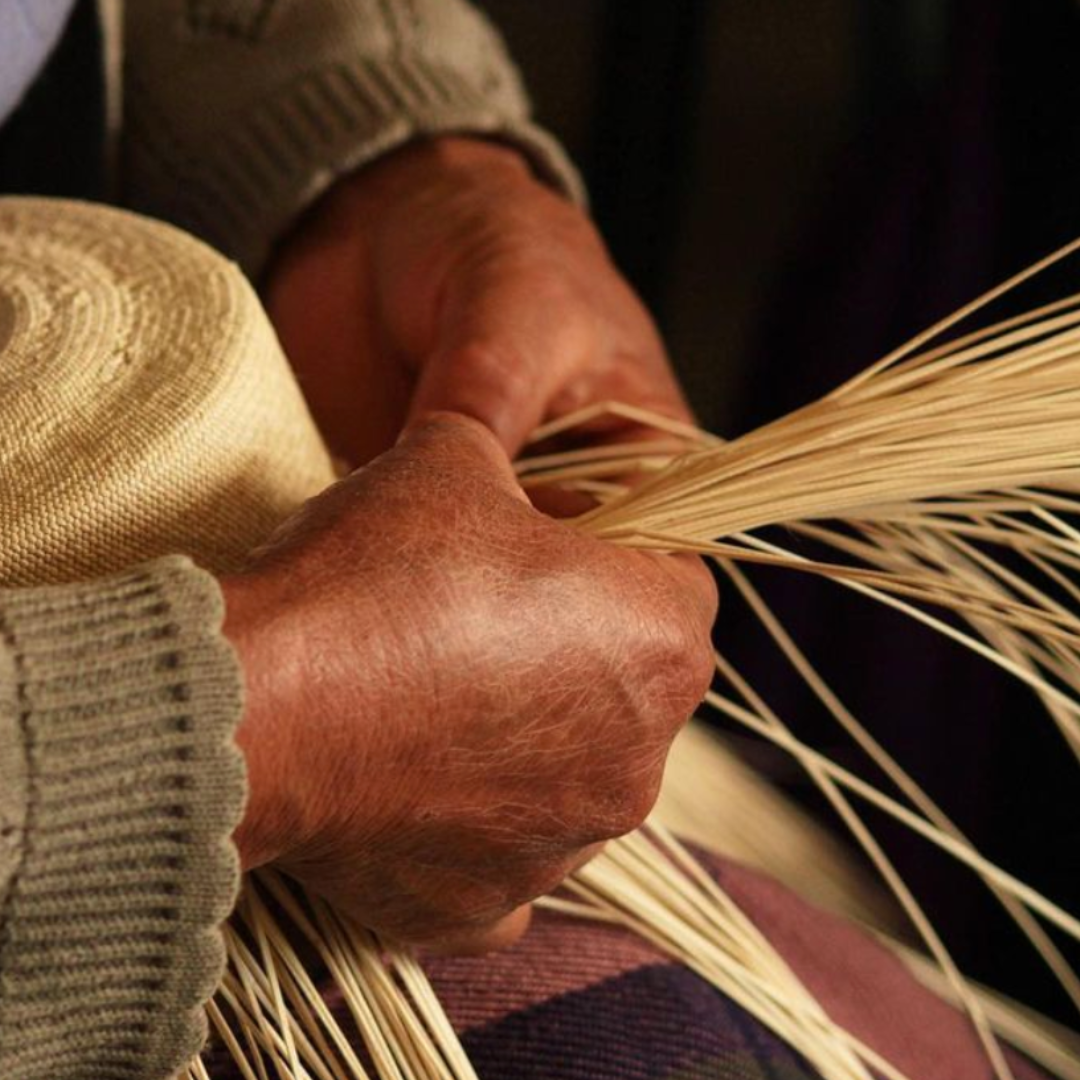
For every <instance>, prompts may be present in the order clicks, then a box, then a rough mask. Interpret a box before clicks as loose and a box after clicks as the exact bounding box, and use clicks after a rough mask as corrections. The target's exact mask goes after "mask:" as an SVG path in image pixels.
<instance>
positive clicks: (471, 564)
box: [224, 138, 716, 950]
mask: <svg viewBox="0 0 1080 1080" xmlns="http://www.w3.org/2000/svg"><path fill="white" fill-rule="evenodd" d="M264 296H265V299H266V303H267V308H268V311H269V312H270V315H271V318H272V319H273V321H274V323H275V326H276V328H277V330H278V333H279V335H280V337H281V339H282V342H283V344H284V346H285V349H286V352H287V354H288V356H289V359H290V361H291V362H292V364H293V367H294V369H295V370H296V372H297V376H298V378H299V380H300V383H301V385H302V387H303V389H304V392H305V395H306V397H307V399H308V402H309V404H310V406H311V408H312V411H313V413H314V415H315V418H316V420H317V421H318V423H319V425H320V428H321V429H322V431H323V433H324V434H325V435H326V437H327V439H328V442H329V443H330V445H331V448H332V449H333V450H334V451H335V452H336V453H337V454H338V455H339V456H340V457H341V458H343V459H344V460H346V461H347V462H349V463H350V464H351V465H353V466H356V465H362V464H364V463H366V462H371V461H372V459H375V458H377V460H375V461H374V462H373V463H372V464H371V465H370V466H369V467H368V468H365V469H362V470H361V471H360V472H358V473H355V474H354V475H353V476H351V477H349V478H348V479H347V480H345V481H343V482H342V483H341V484H339V485H337V486H336V487H335V488H333V489H331V490H330V491H329V492H326V493H324V494H323V495H321V496H320V497H319V498H317V499H315V500H313V501H312V502H311V503H310V504H309V505H308V506H307V507H306V508H305V509H304V510H303V512H302V513H301V514H300V515H299V516H298V517H297V518H296V519H295V520H294V521H292V522H290V523H289V524H288V525H287V526H286V528H285V529H284V530H283V531H282V532H281V533H280V534H279V535H278V536H277V537H276V538H275V540H274V541H273V543H272V544H271V545H270V546H269V547H268V549H267V550H265V551H264V552H262V553H261V554H260V555H259V556H258V557H257V559H256V560H255V561H254V562H253V563H252V565H251V568H250V569H249V571H248V572H247V573H245V574H243V575H240V576H239V577H237V578H234V579H232V580H230V581H227V582H225V583H224V587H225V594H226V605H227V611H228V615H227V622H226V632H227V633H228V635H229V636H230V637H231V639H232V641H233V643H234V645H235V646H236V648H237V650H238V652H239V654H240V656H241V659H242V663H243V667H244V671H245V679H246V683H247V707H246V712H245V716H244V720H243V723H242V725H241V729H240V733H239V741H240V743H241V747H242V749H243V751H244V754H245V757H246V759H247V762H248V770H249V786H250V799H249V805H248V809H247V813H246V815H245V818H244V822H243V824H242V825H241V827H240V829H239V831H238V832H237V836H236V838H237V842H238V845H239V847H240V851H241V857H242V861H243V862H244V864H245V866H248V867H251V866H257V865H261V864H263V863H266V862H271V861H274V862H277V863H278V864H279V865H280V866H282V867H284V868H285V869H287V870H288V871H290V872H291V873H293V874H294V875H295V876H296V877H298V878H299V879H301V880H302V881H303V882H304V883H305V884H307V885H308V886H309V887H311V888H313V889H314V890H316V891H318V892H320V893H322V894H323V895H325V896H327V897H329V898H330V899H332V900H333V901H334V902H335V904H337V905H338V906H339V907H341V908H342V909H344V910H346V911H350V912H352V913H353V914H354V915H356V916H357V917H358V918H360V919H361V920H362V921H363V922H364V923H365V924H367V925H369V926H372V927H374V928H375V929H377V930H381V931H383V932H385V933H387V934H390V935H393V936H396V937H399V938H402V939H406V940H409V941H414V942H422V943H438V945H439V946H440V947H443V948H451V949H455V950H472V949H484V948H489V947H495V946H500V945H505V944H507V943H509V942H511V941H512V940H514V939H515V938H516V936H517V935H519V934H520V933H521V932H522V931H523V930H524V928H525V926H526V925H527V922H528V907H527V906H526V902H527V901H528V900H530V899H532V898H534V897H536V896H538V895H540V894H542V893H544V892H546V891H548V890H550V889H551V888H552V887H553V886H555V885H556V884H557V883H558V882H559V881H560V880H561V879H562V878H563V877H564V876H565V875H566V873H567V872H568V871H569V870H571V869H572V868H573V867H575V866H577V865H579V864H580V863H581V862H582V861H583V860H585V859H586V858H587V857H588V856H589V855H590V854H591V853H592V852H594V851H595V850H596V847H597V845H599V844H600V843H601V842H603V841H604V840H606V839H608V838H610V837H614V836H618V835H620V834H622V833H625V832H627V831H629V830H630V829H632V828H634V827H635V826H636V825H638V824H639V823H640V822H641V821H642V819H643V818H644V816H645V815H646V813H647V811H648V810H649V808H650V807H651V805H652V803H653V800H654V798H655V795H656V792H657V788H658V785H659V781H660V776H661V770H662V765H663V761H664V757H665V755H666V753H667V749H668V746H669V744H670V742H671V740H672V738H673V737H674V735H675V733H676V731H677V730H678V728H679V726H680V725H681V724H682V722H683V721H684V720H685V718H686V717H687V715H688V714H689V713H690V712H691V711H692V709H693V708H694V706H695V705H696V703H697V701H698V700H699V698H700V696H701V695H702V693H703V692H704V689H705V687H706V684H707V680H708V676H709V673H710V671H711V653H710V650H709V628H710V626H711V623H712V619H713V615H714V613H715V606H716V596H715V590H714V588H713V584H712V581H711V579H710V577H709V576H708V574H707V572H706V571H705V570H704V568H703V567H702V566H701V565H700V564H699V563H698V562H697V561H696V560H690V559H672V558H660V557H655V556H648V555H644V554H640V553H631V552H625V551H619V550H616V549H614V548H612V547H609V546H606V545H602V544H600V543H598V542H595V541H592V540H590V539H587V538H586V537H584V536H582V535H580V534H579V533H576V532H575V531H574V530H573V529H572V528H571V527H570V526H567V525H565V524H561V523H559V522H556V521H553V520H551V519H550V518H547V517H545V516H544V515H542V514H540V513H539V512H538V511H536V510H534V509H533V508H532V507H531V506H529V504H528V502H527V500H526V499H525V498H524V496H523V494H522V492H521V490H520V488H519V487H518V486H517V484H516V483H515V482H514V480H513V477H512V473H511V471H510V466H509V461H508V457H507V455H508V454H514V453H516V452H517V451H518V450H519V448H520V447H521V445H522V442H523V440H524V439H525V438H526V436H527V435H528V433H529V432H530V431H532V430H533V428H534V427H535V426H536V425H537V424H538V423H539V422H541V421H542V420H547V419H551V418H554V417H557V416H560V415H563V414H564V413H566V412H569V411H572V410H574V409H577V408H579V407H581V406H583V405H587V404H590V403H592V402H597V401H603V400H607V399H619V400H623V401H629V402H632V403H634V404H638V405H641V406H643V407H646V408H651V409H655V410H657V411H660V412H663V413H666V414H668V415H670V416H673V417H676V418H678V419H684V420H688V419H690V416H689V411H688V409H687V407H686V404H685V402H684V400H683V398H682V395H681V393H680V391H679V388H678V386H677V384H676V381H675V379H674V377H673V375H672V373H671V370H670V368H669V366H668V363H667V360H666V357H665V354H664V349H663V346H662V344H661V342H660V339H659V337H658V335H657V333H656V330H655V328H654V326H653V324H652V321H651V319H650V318H649V316H648V314H647V312H646V311H645V309H644V308H643V307H642V305H641V303H640V302H639V301H638V300H637V298H636V297H635V296H634V294H633V292H632V290H631V289H630V288H629V286H628V285H627V284H626V282H625V281H624V280H623V279H622V278H621V276H620V275H619V274H618V272H617V270H616V269H615V267H614V266H613V265H612V263H611V260H610V258H609V257H608V255H607V253H606V250H605V248H604V246H603V243H602V241H601V240H600V238H599V236H598V235H597V233H596V231H595V229H594V228H593V226H592V225H591V223H590V222H589V220H588V218H587V216H586V215H585V214H584V213H583V212H582V211H581V210H580V209H578V208H576V207H574V206H572V205H571V204H570V203H569V202H567V201H566V200H565V199H564V198H562V197H561V196H559V195H558V194H556V193H554V192H553V191H552V190H550V189H549V188H548V187H547V186H545V185H544V184H542V183H540V182H539V181H538V180H537V179H536V178H535V177H534V176H533V175H532V174H531V173H530V171H529V169H528V167H527V165H526V163H525V161H524V160H523V159H522V158H521V157H520V156H519V154H518V153H517V152H516V151H514V150H511V149H509V148H507V147H503V146H499V145H496V144H494V143H490V142H483V141H477V140H472V139H465V138H439V139H431V140H426V141H418V142H416V143H414V144H411V145H410V146H407V147H405V148H404V149H401V150H398V151H396V152H394V153H392V154H390V155H388V156H387V157H386V158H384V159H383V160H381V161H380V162H379V163H377V164H376V165H374V166H372V167H369V168H366V169H364V170H362V171H361V172H359V173H358V174H356V175H355V176H353V177H349V178H346V179H345V180H343V181H341V182H339V183H338V184H337V185H336V186H335V187H334V188H333V189H332V190H331V191H330V192H329V193H328V194H327V195H326V196H324V197H323V198H322V199H321V200H320V201H319V203H318V204H317V205H316V207H315V208H314V210H313V211H312V212H311V213H310V214H309V215H307V217H306V218H305V219H304V220H303V221H302V222H301V224H300V225H299V226H298V227H297V229H296V230H295V231H294V233H293V234H292V235H291V236H290V237H288V238H286V239H285V241H283V243H282V244H281V246H280V248H279V251H278V255H277V258H276V259H275V261H274V262H273V264H272V265H271V267H270V269H269V272H268V275H267V279H266V281H265V283H264ZM448 411H452V412H453V413H455V414H464V416H461V415H449V414H448ZM432 413H438V414H440V416H439V419H438V420H437V422H436V423H434V424H428V423H427V418H428V417H429V416H430V415H431V414H432ZM465 417H471V418H474V419H471V420H469V419H465ZM475 421H479V422H480V423H476V422H475ZM406 424H410V425H412V426H413V428H414V430H413V431H412V434H411V435H410V437H408V438H407V439H405V440H404V441H403V442H401V443H400V444H399V445H397V446H396V447H395V448H394V449H393V450H391V451H390V452H389V453H386V454H385V455H384V456H382V457H378V455H380V454H382V453H383V452H384V451H386V450H387V449H388V448H389V447H391V446H393V445H394V443H395V440H397V438H398V436H399V434H400V432H401V430H402V427H403V425H406ZM481 424H483V425H484V426H483V427H481V426H480V425H481ZM417 425H420V426H417ZM492 433H494V434H492ZM634 434H635V433H634V432H633V431H632V430H627V429H626V428H625V427H624V428H622V429H620V428H619V427H618V426H617V425H616V426H614V427H613V426H611V425H607V426H605V425H603V424H601V425H597V426H596V427H594V428H593V429H592V430H591V431H590V432H589V433H588V437H590V438H612V437H617V438H625V437H632V436H633V435H634Z"/></svg>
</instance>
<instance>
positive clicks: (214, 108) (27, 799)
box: [0, 0, 579, 1080]
mask: <svg viewBox="0 0 1080 1080" xmlns="http://www.w3.org/2000/svg"><path fill="white" fill-rule="evenodd" d="M109 6H110V8H111V10H112V13H113V15H114V16H115V13H116V8H115V5H109ZM124 51H125V87H126V90H125V95H124V122H123V157H122V164H123V170H122V177H123V184H124V194H125V198H126V200H127V201H129V202H130V203H131V204H132V205H133V206H135V207H136V208H138V209H141V210H143V211H144V212H149V213H152V214H155V215H157V216H161V217H165V218H168V219H171V220H172V221H174V222H175V223H178V224H180V225H182V226H184V227H186V228H188V229H190V230H191V231H193V232H196V233H197V234H199V235H201V236H203V237H204V238H206V239H208V240H210V241H211V242H212V243H213V244H215V245H216V246H217V247H219V248H220V249H222V250H223V251H225V252H226V253H227V254H229V255H231V256H232V257H233V258H235V259H237V260H238V261H240V262H241V263H242V265H244V266H245V268H246V269H248V271H249V272H251V273H253V274H254V273H257V272H258V270H259V268H260V266H261V265H262V263H263V261H264V260H265V258H266V256H267V254H268V252H269V251H270V248H271V246H272V244H273V242H274V240H275V238H277V237H279V236H280V235H281V234H282V233H283V232H284V231H285V230H286V229H287V228H288V227H289V225H290V223H291V222H292V221H293V220H294V219H295V217H296V215H297V214H298V213H300V212H301V211H302V210H303V209H304V208H305V207H306V206H308V205H309V204H310V203H311V202H312V201H313V200H314V199H315V198H317V197H318V196H319V194H320V193H321V192H323V191H324V190H325V189H326V188H327V187H328V186H329V185H330V184H331V183H332V182H333V181H334V179H335V178H336V177H338V176H340V175H342V174H343V173H345V172H346V171H349V170H353V169H355V168H357V167H360V166H362V165H363V164H364V163H365V162H368V161H370V160H372V159H373V158H375V157H376V156H378V155H380V154H384V153H386V152H387V151H389V150H391V149H393V148H395V147H397V146H400V145H402V144H403V143H405V142H407V141H408V140H410V139H413V138H415V137H418V136H423V135H428V134H434V133H439V132H451V131H453V132H472V133H481V134H484V135H486V136H489V137H492V138H498V139H502V140H506V141H508V142H510V143H512V144H513V145H516V146H518V147H519V148H521V150H522V151H523V152H524V153H526V154H527V155H528V156H529V158H530V159H531V161H532V162H533V164H534V167H535V168H536V170H537V172H538V173H539V174H541V175H542V176H544V177H545V178H547V179H548V180H550V181H551V182H552V183H555V184H557V185H558V186H560V187H561V188H562V189H563V190H565V191H566V192H568V193H570V194H577V193H578V190H579V189H578V186H577V180H576V178H575V175H574V173H573V170H572V169H571V168H570V166H569V165H568V164H567V162H566V161H565V159H564V158H563V156H562V154H561V152H560V151H559V149H558V147H557V146H556V145H555V144H554V143H553V142H552V141H551V140H550V139H549V138H548V137H547V136H546V135H545V134H544V133H543V132H541V131H540V130H538V129H537V128H535V127H534V126H533V125H532V124H531V122H530V120H529V116H528V106H527V103H526V100H525V97H524V95H523V93H522V90H521V87H520V85H519V83H518V79H517V75H516V73H515V71H514V69H513V67H512V66H511V64H510V62H509V60H508V59H507V57H506V55H505V53H504V51H503V48H502V45H501V43H500V41H499V39H498V37H497V36H496V34H495V33H494V31H493V30H492V28H491V27H490V26H489V25H488V23H487V22H486V21H485V20H484V19H483V18H482V17H481V16H480V15H479V14H478V13H477V12H476V11H475V10H473V9H472V8H470V7H469V6H468V5H467V4H465V3H464V2H462V0H129V2H128V3H127V5H126V15H125V21H124ZM42 400H43V401H47V400H48V394H47V393H46V394H43V395H42ZM2 407H3V403H2V402H0V408H2ZM0 461H2V455H0ZM0 469H2V465H0ZM2 482H3V477H2V474H0V483H2ZM2 542H3V537H2V535H0V543H2ZM2 586H3V582H0V1077H3V1078H4V1080H84V1078H85V1080H105V1078H117V1080H119V1078H124V1080H157V1078H164V1077H168V1076H171V1075H172V1074H173V1073H175V1072H176V1070H178V1069H179V1068H180V1067H181V1066H182V1065H183V1064H184V1063H185V1061H186V1060H187V1059H188V1058H189V1057H190V1056H191V1055H192V1054H194V1052H195V1051H196V1050H197V1049H198V1048H199V1045H200V1043H201V1041H202V1039H203V1038H204V1037H205V1025H204V1022H203V1019H202V1015H201V1005H202V1003H203V1002H204V1001H205V1000H206V998H207V997H208V996H209V995H210V993H211V992H212V990H213V988H214V986H215V984H216V981H217V979H218V978H219V977H220V973H221V969H222V965H223V956H222V947H221V943H220V939H219V935H218V934H217V931H216V928H217V926H218V924H219V923H220V922H221V921H222V919H223V918H224V917H225V915H226V914H227V912H228V910H229V908H230V907H231V904H232V902H233V899H234V896H235V892H236V888H237V883H238V873H237V860H236V855H235V851H234V850H233V848H232V845H231V843H230V842H229V837H230V835H231V832H232V830H233V828H234V827H235V825H236V823H237V821H238V819H239V816H240V811H241V806H242V802H243V797H244V786H243V770H242V763H241V761H240V758H239V754H238V752H237V751H236V749H235V746H234V744H233V738H232V737H233V732H234V729H235V725H236V723H237V721H238V719H239V715H240V711H241V692H240V679H239V676H238V672H237V667H236V663H235V660H234V659H233V657H232V655H231V653H230V651H229V649H228V647H227V645H226V643H225V642H224V639H223V638H222V637H221V632H220V626H221V617H222V610H221V609H222V604H221V598H220V591H219V590H218V588H217V585H216V583H215V581H214V579H213V578H212V577H211V576H210V575H209V574H206V573H204V572H203V571H201V570H199V569H198V568H196V567H195V566H194V565H193V564H192V563H191V562H190V561H189V560H186V559H183V558H179V557H177V558H169V559H164V560H159V561H157V562H154V563H150V564H147V565H144V566H140V567H137V568H134V569H132V570H131V571H130V572H128V573H125V574H122V575H120V576H118V577H110V578H108V579H104V580H98V581H93V582H89V583H78V584H72V585H68V586H60V587H56V586H53V587H48V588H20V589H15V588H8V589H4V588H3V587H2Z"/></svg>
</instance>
